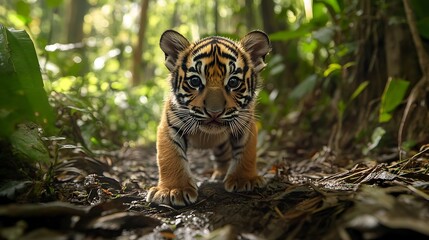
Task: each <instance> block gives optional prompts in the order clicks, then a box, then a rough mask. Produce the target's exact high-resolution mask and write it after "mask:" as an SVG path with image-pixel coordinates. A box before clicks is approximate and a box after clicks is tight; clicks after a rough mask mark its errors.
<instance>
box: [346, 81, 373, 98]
mask: <svg viewBox="0 0 429 240" xmlns="http://www.w3.org/2000/svg"><path fill="white" fill-rule="evenodd" d="M368 84H369V82H368V81H364V82H362V83H361V84H359V86H358V87H357V88H356V90H355V91H354V92H353V94H352V96H351V97H350V101H352V100H353V99H355V98H357V96H359V94H361V92H363V90H365V89H366V87H367V86H368Z"/></svg>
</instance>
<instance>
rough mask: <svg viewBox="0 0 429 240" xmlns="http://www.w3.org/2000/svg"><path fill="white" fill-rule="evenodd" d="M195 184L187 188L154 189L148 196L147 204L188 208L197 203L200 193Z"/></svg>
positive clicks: (158, 187)
mask: <svg viewBox="0 0 429 240" xmlns="http://www.w3.org/2000/svg"><path fill="white" fill-rule="evenodd" d="M197 190H198V189H197V186H196V185H195V184H190V185H188V186H186V187H163V186H162V184H161V185H158V186H157V187H152V188H150V189H149V192H148V194H147V196H146V201H147V202H153V203H157V204H166V205H170V206H186V205H190V204H192V203H195V202H196V201H197V197H198V191H197Z"/></svg>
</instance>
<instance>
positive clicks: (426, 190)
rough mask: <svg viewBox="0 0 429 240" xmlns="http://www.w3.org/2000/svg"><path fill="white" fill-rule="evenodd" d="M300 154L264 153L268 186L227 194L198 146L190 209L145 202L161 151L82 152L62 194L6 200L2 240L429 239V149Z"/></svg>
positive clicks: (62, 175)
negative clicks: (361, 155)
mask: <svg viewBox="0 0 429 240" xmlns="http://www.w3.org/2000/svg"><path fill="white" fill-rule="evenodd" d="M299 152H300V151H295V153H294V154H291V153H290V151H287V150H273V151H265V152H264V153H263V154H260V156H259V158H258V165H259V169H260V173H261V174H262V175H264V176H265V177H266V179H267V180H268V184H267V186H266V188H264V189H258V190H255V191H253V192H248V193H228V192H226V191H225V190H224V189H223V184H222V182H214V181H210V180H209V179H210V175H211V167H212V165H211V163H210V160H209V157H208V153H207V152H204V151H200V150H191V151H190V155H191V156H190V159H191V163H192V165H191V168H192V171H193V173H194V175H195V177H196V179H197V181H198V185H199V197H198V201H197V203H196V204H194V205H192V206H187V207H183V208H172V207H169V206H162V205H161V206H155V205H152V204H148V203H146V202H145V197H146V193H147V189H149V188H150V187H151V186H153V185H155V184H156V182H157V167H156V159H155V158H156V157H155V155H156V153H155V149H153V148H136V149H127V150H123V151H120V152H116V153H115V154H112V153H107V154H106V153H105V154H100V156H102V157H97V158H92V157H89V156H87V155H85V154H83V153H82V152H81V153H75V154H74V155H73V156H72V157H69V158H68V159H67V160H66V161H63V162H62V163H60V164H59V165H58V166H56V168H55V174H54V176H55V181H54V184H53V185H52V186H51V187H52V190H53V191H54V192H55V193H56V199H57V201H53V202H48V203H43V204H40V203H27V204H9V205H1V206H0V220H1V221H2V226H3V228H2V229H1V230H0V234H1V235H0V239H13V237H14V236H15V237H17V238H15V239H19V238H21V239H387V238H391V237H395V238H396V239H397V238H403V239H405V238H406V239H428V238H429V174H428V168H429V148H425V149H423V150H421V151H420V152H415V153H414V155H412V156H410V157H409V158H407V159H405V160H403V161H394V159H395V158H397V156H396V155H395V154H394V152H395V151H393V150H392V151H391V153H390V154H389V153H386V154H384V155H381V156H378V157H377V158H376V159H375V158H372V159H371V158H365V159H361V160H356V159H352V158H351V157H342V158H341V161H338V160H339V157H338V156H334V155H333V154H332V152H330V151H329V149H328V148H323V149H322V150H320V151H313V152H311V153H308V152H306V153H305V154H302V153H299ZM377 160H378V161H377ZM334 162H335V163H334ZM339 162H341V163H339Z"/></svg>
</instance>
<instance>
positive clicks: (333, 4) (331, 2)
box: [314, 0, 341, 13]
mask: <svg viewBox="0 0 429 240" xmlns="http://www.w3.org/2000/svg"><path fill="white" fill-rule="evenodd" d="M314 3H323V4H324V5H325V6H327V7H328V6H329V7H330V8H332V9H333V10H334V11H335V12H336V13H339V12H340V10H341V9H340V5H339V4H338V1H337V0H315V1H314Z"/></svg>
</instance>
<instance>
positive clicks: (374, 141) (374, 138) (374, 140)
mask: <svg viewBox="0 0 429 240" xmlns="http://www.w3.org/2000/svg"><path fill="white" fill-rule="evenodd" d="M385 133H386V130H384V128H382V127H377V128H375V129H374V132H373V133H372V135H371V142H369V143H368V146H366V147H365V148H364V149H363V150H362V153H363V154H364V155H367V154H368V153H369V152H370V151H371V150H373V149H374V148H376V147H377V146H378V144H379V143H380V141H381V139H382V138H383V136H384V134H385Z"/></svg>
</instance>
